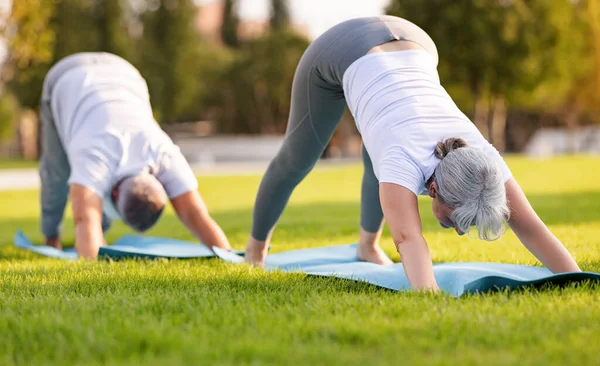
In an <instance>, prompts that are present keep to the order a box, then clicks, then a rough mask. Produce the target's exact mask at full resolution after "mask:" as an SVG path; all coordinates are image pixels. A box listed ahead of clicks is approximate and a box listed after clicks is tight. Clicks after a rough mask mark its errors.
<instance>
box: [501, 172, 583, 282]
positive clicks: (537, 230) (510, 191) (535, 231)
mask: <svg viewBox="0 0 600 366" xmlns="http://www.w3.org/2000/svg"><path fill="white" fill-rule="evenodd" d="M506 195H507V198H508V204H509V207H510V215H511V217H510V219H509V220H508V224H509V225H510V227H511V229H512V230H513V231H514V232H515V234H516V235H517V237H518V238H519V240H520V241H521V243H523V245H524V246H525V247H526V248H527V249H529V251H530V252H531V253H532V254H533V255H534V256H536V257H537V258H538V259H539V260H540V262H542V263H543V264H544V265H545V266H546V267H548V269H550V270H551V271H552V272H554V273H560V272H580V271H581V270H580V269H579V266H578V265H577V263H576V262H575V260H574V259H573V257H572V256H571V254H570V253H569V252H568V251H567V249H566V248H565V247H564V246H563V245H562V243H561V242H560V240H558V238H557V237H556V236H554V234H552V232H550V230H549V229H548V227H547V226H546V225H545V224H544V223H543V222H542V220H541V219H540V218H539V216H538V215H537V214H536V213H535V211H534V209H533V207H531V205H530V204H529V201H528V200H527V197H525V194H524V193H523V190H522V189H521V187H520V186H519V184H518V183H517V181H516V180H515V179H514V178H510V179H509V180H508V181H507V182H506Z"/></svg>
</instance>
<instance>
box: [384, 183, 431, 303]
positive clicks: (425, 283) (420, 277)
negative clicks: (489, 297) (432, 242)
mask: <svg viewBox="0 0 600 366" xmlns="http://www.w3.org/2000/svg"><path fill="white" fill-rule="evenodd" d="M379 195H380V199H381V208H382V209H383V215H384V217H385V220H386V222H387V224H388V226H389V228H390V231H391V233H392V238H393V239H394V244H395V245H396V249H397V250H398V253H399V254H400V258H401V259H402V264H403V266H404V271H405V273H406V277H408V281H409V282H410V285H411V286H412V288H413V289H415V290H433V291H435V292H437V291H439V287H438V285H437V282H436V281H435V277H434V275H433V264H432V263H431V256H430V254H429V249H428V248H427V243H426V242H425V238H424V237H423V231H422V228H421V217H420V216H419V206H418V200H417V196H416V195H415V194H414V193H413V192H411V191H410V190H409V189H407V188H404V187H402V186H399V185H397V184H392V183H381V184H380V185H379Z"/></svg>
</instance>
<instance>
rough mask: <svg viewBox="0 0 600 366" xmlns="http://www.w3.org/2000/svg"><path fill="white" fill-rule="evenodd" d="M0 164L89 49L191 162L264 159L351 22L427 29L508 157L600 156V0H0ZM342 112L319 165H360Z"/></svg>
mask: <svg viewBox="0 0 600 366" xmlns="http://www.w3.org/2000/svg"><path fill="white" fill-rule="evenodd" d="M0 12H1V13H0V18H1V20H0V32H1V33H0V38H1V44H0V62H1V66H0V67H1V73H0V160H11V159H23V160H33V161H35V160H36V159H38V155H39V140H40V139H39V122H38V115H37V113H38V102H39V98H40V93H41V87H42V81H43V78H44V76H45V73H46V72H47V71H48V70H49V68H50V67H51V66H52V65H53V64H54V63H56V62H57V61H58V60H60V59H61V58H63V57H65V56H67V55H69V54H72V53H75V52H81V51H107V52H112V53H115V54H117V55H120V56H122V57H124V58H125V59H127V60H129V61H130V62H131V63H132V64H134V65H135V66H136V67H137V68H138V69H139V70H140V72H141V73H142V74H143V76H144V77H145V78H146V80H147V82H148V85H149V88H150V94H151V98H152V104H153V108H154V114H155V118H156V119H157V121H158V122H159V123H160V124H161V125H162V127H163V128H164V129H165V131H167V133H168V134H169V135H170V136H171V137H172V138H173V139H174V140H175V142H176V143H177V144H179V145H180V147H181V148H182V150H183V152H184V154H185V155H186V157H187V158H188V159H189V160H190V162H191V163H192V164H200V163H204V164H214V163H217V164H218V163H219V162H252V161H258V162H260V161H262V162H264V161H268V160H269V159H270V158H271V157H272V156H273V155H274V154H275V153H276V151H277V149H278V147H279V145H280V143H281V139H282V133H283V132H284V131H285V126H286V121H287V116H288V111H289V107H290V104H289V103H290V89H291V84H292V78H293V75H294V71H295V68H296V65H297V63H298V61H299V59H300V57H301V55H302V53H303V52H304V50H305V49H306V47H307V46H308V45H309V43H310V42H311V41H312V40H313V39H314V38H316V37H318V36H319V35H320V34H321V33H323V32H324V31H326V30H327V29H328V28H329V27H331V26H333V25H335V24H337V23H339V22H341V21H344V20H346V19H350V18H355V17H360V16H372V15H380V14H391V15H397V16H401V17H404V18H407V19H409V20H411V21H413V22H414V23H416V24H418V25H419V26H421V27H422V28H423V29H424V30H425V31H427V32H428V33H429V34H430V35H431V37H432V38H433V39H434V41H435V42H436V44H437V46H438V50H439V54H440V65H439V72H440V77H441V80H442V85H444V86H445V87H446V89H447V90H448V92H449V93H450V95H451V96H452V97H453V98H454V100H455V102H456V103H457V104H458V106H459V107H460V108H461V109H462V111H463V112H464V113H465V114H466V115H467V116H469V117H470V118H471V120H472V121H473V122H474V123H475V124H476V125H477V127H478V128H479V129H480V131H481V132H482V133H483V134H484V136H485V137H486V138H488V140H489V141H490V142H492V143H493V144H494V145H495V146H496V148H497V149H498V150H500V151H501V152H503V153H524V154H530V155H534V156H551V155H557V154H574V153H579V154H581V153H593V154H599V153H600V129H599V128H598V127H597V126H598V125H599V122H600V0H579V1H576V0H535V1H526V0H320V1H319V0H287V1H286V0H196V1H193V0H12V1H11V0H0ZM359 154H360V137H359V136H358V135H357V132H356V129H355V127H354V121H353V120H352V117H351V115H349V113H348V112H347V113H346V114H345V116H344V118H343V120H342V123H340V126H339V128H338V129H337V131H336V134H335V136H334V138H333V139H332V141H331V143H330V145H329V147H328V149H327V151H326V152H325V154H324V158H327V159H330V160H339V159H355V158H356V157H358V156H359Z"/></svg>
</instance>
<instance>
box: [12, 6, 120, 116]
mask: <svg viewBox="0 0 600 366" xmlns="http://www.w3.org/2000/svg"><path fill="white" fill-rule="evenodd" d="M122 10H123V8H122V4H121V3H120V2H119V1H118V0H50V1H45V0H22V1H21V0H19V1H14V2H13V9H12V12H11V16H10V17H9V19H8V22H7V25H6V27H5V28H4V29H3V33H4V35H5V37H6V38H7V39H8V41H9V47H8V55H9V58H8V63H7V67H6V72H3V76H4V77H6V78H8V79H9V81H10V82H9V84H8V86H9V88H10V89H11V90H12V92H13V93H14V94H15V95H16V97H17V99H18V100H19V103H20V104H21V105H22V106H24V107H29V108H37V106H38V104H39V98H40V95H41V90H42V83H43V79H44V77H45V75H46V73H47V72H48V70H49V69H50V67H51V66H52V65H53V64H54V63H56V62H58V61H59V60H60V59H62V58H64V57H66V56H68V55H71V54H73V53H76V52H85V51H107V52H112V53H116V54H118V55H120V56H124V57H126V58H128V47H129V46H128V43H127V42H128V37H129V35H128V32H127V29H126V28H125V26H124V24H123V21H122V20H123V15H122Z"/></svg>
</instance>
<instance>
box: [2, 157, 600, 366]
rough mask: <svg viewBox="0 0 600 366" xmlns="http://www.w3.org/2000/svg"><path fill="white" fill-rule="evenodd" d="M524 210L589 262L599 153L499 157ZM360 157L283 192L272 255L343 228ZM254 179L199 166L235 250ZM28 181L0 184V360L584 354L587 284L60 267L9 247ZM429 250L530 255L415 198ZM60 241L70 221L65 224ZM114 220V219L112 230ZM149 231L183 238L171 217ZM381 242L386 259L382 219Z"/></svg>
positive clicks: (31, 229)
mask: <svg viewBox="0 0 600 366" xmlns="http://www.w3.org/2000/svg"><path fill="white" fill-rule="evenodd" d="M508 161H509V165H510V166H511V168H512V169H513V173H514V175H515V176H516V178H517V179H518V180H519V181H520V183H521V185H522V186H523V188H524V190H525V191H526V192H527V193H528V196H529V198H530V200H531V202H532V204H533V206H534V207H535V208H536V209H537V210H538V213H539V215H540V216H541V217H542V219H543V220H544V221H545V222H547V224H548V225H549V226H550V227H551V229H552V230H553V232H554V233H555V234H557V236H558V237H559V238H561V239H562V240H563V242H564V243H565V245H566V246H567V247H568V249H569V250H570V251H571V253H573V255H574V256H575V257H576V259H577V261H578V262H579V263H580V265H581V267H582V268H583V269H584V270H588V271H595V272H600V240H599V239H598V235H599V234H600V184H599V183H598V182H599V180H600V159H598V158H587V157H571V158H558V159H552V160H529V159H525V158H520V157H511V158H509V159H508ZM361 172H362V170H361V167H360V166H352V167H344V168H340V169H334V170H319V171H315V172H313V173H312V174H310V175H309V177H308V178H307V179H306V180H305V181H304V182H303V183H302V184H301V185H300V187H299V188H298V190H297V191H296V192H295V193H294V195H293V197H292V200H291V202H290V205H289V206H288V209H287V210H286V212H285V214H284V216H283V217H282V219H281V221H280V224H279V226H278V228H277V230H276V232H275V236H274V241H273V247H272V252H276V251H285V250H289V249H293V248H303V247H316V246H323V245H328V244H340V243H350V242H354V241H355V240H356V233H357V223H358V217H359V203H358V202H359V200H358V199H359V197H358V194H359V192H360V176H361ZM258 183H259V177H234V178H227V177H203V178H201V179H200V191H201V193H202V194H203V196H204V197H205V199H206V201H207V203H208V205H209V208H210V209H211V210H212V212H213V214H214V217H215V218H216V219H217V220H218V222H219V223H220V224H221V225H222V226H223V228H224V230H225V232H226V233H227V234H228V236H229V238H230V240H231V243H232V245H233V246H234V247H236V248H240V249H241V248H243V247H244V244H245V240H246V238H247V235H248V230H249V228H250V223H251V212H252V211H251V208H252V204H253V201H254V195H255V192H256V188H257V185H258ZM37 195H38V193H37V192H36V191H24V192H0V202H2V205H1V206H0V225H1V228H2V230H0V276H2V277H1V279H0V364H2V365H11V364H32V365H43V364H60V365H66V364H81V365H94V364H111V365H130V364H144V365H175V364H189V365H199V364H222V365H225V364H234V365H239V364H256V365H259V364H261V365H262V364H344V365H349V364H356V365H365V364H370V365H371V364H373V365H375V364H406V365H414V364H433V365H443V364H448V365H457V364H458V365H474V364H478V365H508V364H511V365H517V364H519V365H520V364H523V365H534V364H535V365H591V364H598V362H600V361H599V358H598V357H599V351H600V306H599V304H600V286H598V285H589V284H587V285H582V286H572V287H568V288H564V289H557V288H546V289H542V290H523V291H515V292H510V293H506V292H504V293H495V294H488V295H479V296H469V297H465V298H460V299H454V298H451V297H448V296H443V295H439V296H433V295H418V294H412V293H394V292H391V291H385V290H380V289H376V288H375V287H373V286H370V285H365V284H360V283H354V282H351V281H345V280H338V279H323V278H312V277H307V276H305V275H302V274H284V273H270V274H268V273H265V272H264V271H262V270H258V269H252V268H250V267H247V266H232V265H227V264H225V263H222V262H220V261H219V260H214V259H209V260H191V261H165V260H157V261H135V260H130V261H122V262H113V263H109V262H97V263H83V262H78V263H65V262H62V261H58V260H50V259H43V258H41V257H38V256H35V255H33V254H28V253H26V252H23V251H20V250H17V249H15V248H13V247H12V245H11V242H12V236H13V234H14V232H15V230H17V229H23V230H25V232H27V233H28V235H30V237H32V238H33V239H35V240H40V238H41V237H40V235H39V233H38V221H37V214H38V212H37V211H38V202H37V200H38V198H37V197H38V196H37ZM420 208H421V215H422V217H423V222H424V231H425V236H426V239H427V241H428V243H429V245H430V248H431V252H432V256H433V259H434V261H436V262H448V261H495V262H503V263H519V264H538V263H537V261H536V260H535V258H534V257H533V256H532V255H530V254H529V253H528V252H527V251H526V250H525V249H524V248H523V247H522V246H521V245H520V244H519V243H518V241H517V240H516V238H515V236H514V235H513V234H512V233H511V232H508V233H507V234H506V235H505V236H504V237H503V238H502V239H501V240H499V241H497V242H493V243H486V242H481V241H478V240H476V239H471V238H469V237H466V236H465V237H459V236H457V235H456V234H454V233H453V232H452V231H451V230H443V229H442V228H441V227H440V226H439V224H437V223H436V222H435V220H434V219H433V216H432V214H431V209H430V200H429V199H427V198H423V199H422V202H421V207H420ZM64 230H65V231H64V232H65V237H66V241H67V243H69V242H70V243H71V244H72V237H73V231H72V224H71V222H70V220H66V223H65V229H64ZM126 232H127V230H126V229H125V228H124V227H123V226H120V225H116V226H115V227H114V228H113V229H112V230H111V232H110V234H109V237H108V239H109V241H112V240H114V239H116V238H118V237H119V236H121V235H122V234H124V233H126ZM149 235H162V236H172V237H175V238H182V239H190V238H191V236H190V235H189V234H188V233H187V232H186V230H185V229H184V227H183V226H182V225H181V224H180V223H179V222H178V221H177V220H176V219H175V218H174V217H173V216H172V214H171V213H169V214H168V216H167V217H165V218H164V219H163V221H162V222H161V223H160V224H159V225H158V227H156V228H155V229H153V230H152V231H151V232H150V233H149ZM383 247H384V249H385V250H386V251H387V252H388V253H389V254H390V255H391V256H392V258H393V259H394V260H398V259H399V257H398V254H397V253H395V250H394V247H393V244H392V243H391V240H390V236H389V233H388V232H387V231H386V232H385V235H384V241H383Z"/></svg>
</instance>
